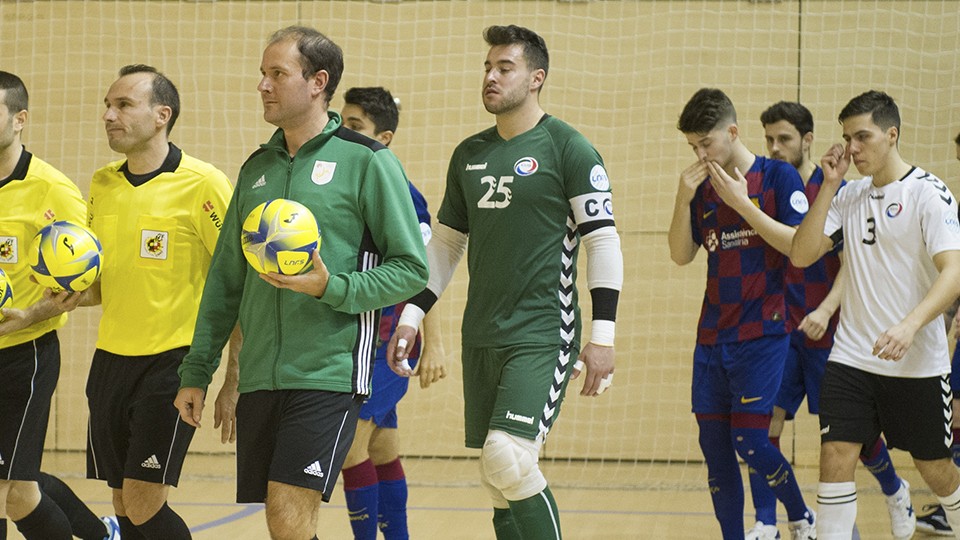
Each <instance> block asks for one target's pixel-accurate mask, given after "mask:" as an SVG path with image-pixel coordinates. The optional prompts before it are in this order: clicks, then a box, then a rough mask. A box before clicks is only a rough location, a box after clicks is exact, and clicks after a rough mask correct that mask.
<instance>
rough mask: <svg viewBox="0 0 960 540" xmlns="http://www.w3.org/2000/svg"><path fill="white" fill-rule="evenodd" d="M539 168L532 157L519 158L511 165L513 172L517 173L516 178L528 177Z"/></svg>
mask: <svg viewBox="0 0 960 540" xmlns="http://www.w3.org/2000/svg"><path fill="white" fill-rule="evenodd" d="M539 168H540V164H539V163H537V160H536V159H534V158H532V157H525V158H520V159H518V160H517V162H516V163H514V164H513V172H515V173H517V176H530V175H531V174H533V173H535V172H537V169H539Z"/></svg>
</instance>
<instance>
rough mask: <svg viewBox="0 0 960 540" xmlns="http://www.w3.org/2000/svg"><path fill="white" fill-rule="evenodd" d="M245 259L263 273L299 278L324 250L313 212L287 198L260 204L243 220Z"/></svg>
mask: <svg viewBox="0 0 960 540" xmlns="http://www.w3.org/2000/svg"><path fill="white" fill-rule="evenodd" d="M240 243H241V245H242V246H243V256H244V257H246V259H247V262H248V263H250V266H252V267H253V269H254V270H255V271H256V272H257V273H259V274H267V273H270V272H275V273H278V274H285V275H288V276H289V275H295V274H300V273H302V272H305V271H307V270H309V269H310V267H311V266H312V258H311V257H312V255H313V250H315V249H318V248H319V247H320V228H319V227H318V226H317V220H316V218H314V216H313V214H312V213H311V212H310V210H309V209H308V208H307V207H306V206H304V205H302V204H300V203H298V202H296V201H291V200H287V199H273V200H269V201H267V202H265V203H262V204H260V205H259V206H257V207H256V208H254V209H253V211H251V212H250V214H249V215H248V216H247V219H245V220H244V221H243V228H242V231H241V233H240Z"/></svg>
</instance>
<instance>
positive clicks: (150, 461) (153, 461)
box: [140, 454, 160, 469]
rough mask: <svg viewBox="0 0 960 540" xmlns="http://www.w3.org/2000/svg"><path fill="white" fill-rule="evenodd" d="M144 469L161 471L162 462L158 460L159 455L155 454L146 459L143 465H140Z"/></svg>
mask: <svg viewBox="0 0 960 540" xmlns="http://www.w3.org/2000/svg"><path fill="white" fill-rule="evenodd" d="M140 466H141V467H143V468H144V469H159V468H160V460H158V459H157V455H156V454H154V455H152V456H150V457H148V458H147V459H146V461H144V462H143V463H141V464H140Z"/></svg>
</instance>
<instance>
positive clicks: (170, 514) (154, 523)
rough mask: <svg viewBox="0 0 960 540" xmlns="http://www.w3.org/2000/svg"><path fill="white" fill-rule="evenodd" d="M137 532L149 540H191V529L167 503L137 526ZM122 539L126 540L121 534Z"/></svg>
mask: <svg viewBox="0 0 960 540" xmlns="http://www.w3.org/2000/svg"><path fill="white" fill-rule="evenodd" d="M137 530H138V531H140V533H141V534H143V536H144V538H147V539H148V540H190V538H192V537H191V536H190V529H189V528H188V527H187V524H186V523H184V521H183V518H181V517H180V515H179V514H177V513H176V512H174V511H173V510H172V509H171V508H170V506H169V505H167V503H163V506H161V507H160V510H158V511H157V513H156V514H154V515H153V517H152V518H150V519H148V520H147V521H146V522H144V523H142V524H140V525H137ZM121 538H123V539H124V540H126V537H125V536H123V533H122V532H121Z"/></svg>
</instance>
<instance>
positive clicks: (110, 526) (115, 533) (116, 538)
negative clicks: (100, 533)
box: [100, 516, 120, 540]
mask: <svg viewBox="0 0 960 540" xmlns="http://www.w3.org/2000/svg"><path fill="white" fill-rule="evenodd" d="M100 521H102V522H103V525H104V526H105V527H106V528H107V535H106V536H104V537H103V540H120V524H119V523H117V518H115V517H113V516H103V517H102V518H100Z"/></svg>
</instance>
